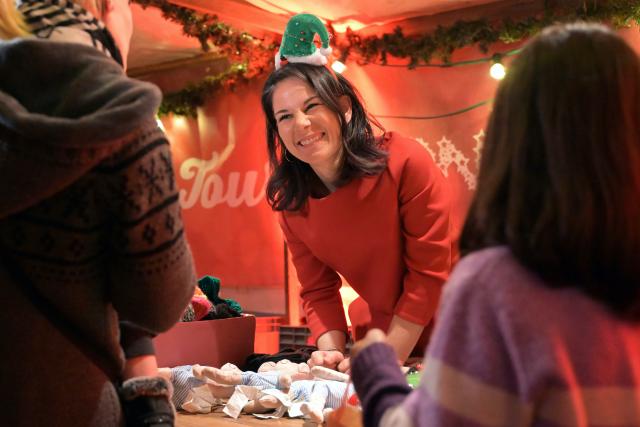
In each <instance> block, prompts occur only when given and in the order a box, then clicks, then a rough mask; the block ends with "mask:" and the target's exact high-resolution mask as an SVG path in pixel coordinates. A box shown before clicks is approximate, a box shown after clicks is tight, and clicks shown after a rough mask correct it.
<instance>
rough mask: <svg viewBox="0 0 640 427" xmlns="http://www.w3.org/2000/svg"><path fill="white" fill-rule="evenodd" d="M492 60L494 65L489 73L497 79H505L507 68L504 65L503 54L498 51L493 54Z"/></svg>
mask: <svg viewBox="0 0 640 427" xmlns="http://www.w3.org/2000/svg"><path fill="white" fill-rule="evenodd" d="M491 62H493V65H491V68H489V75H490V76H491V77H492V78H494V79H496V80H502V79H504V76H505V75H506V74H507V70H506V69H505V68H504V65H502V55H500V54H499V53H496V54H495V55H493V58H492V59H491Z"/></svg>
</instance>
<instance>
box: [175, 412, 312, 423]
mask: <svg viewBox="0 0 640 427" xmlns="http://www.w3.org/2000/svg"><path fill="white" fill-rule="evenodd" d="M303 425H304V420H302V419H301V418H280V419H277V420H261V419H259V418H256V417H254V416H252V415H244V414H243V415H241V416H240V418H238V419H237V420H234V419H233V418H231V417H228V416H226V415H225V414H224V413H222V412H213V413H210V414H197V415H195V414H185V413H178V417H177V418H176V427H212V426H215V427H218V426H221V427H224V426H236V427H237V426H255V427H302V426H303Z"/></svg>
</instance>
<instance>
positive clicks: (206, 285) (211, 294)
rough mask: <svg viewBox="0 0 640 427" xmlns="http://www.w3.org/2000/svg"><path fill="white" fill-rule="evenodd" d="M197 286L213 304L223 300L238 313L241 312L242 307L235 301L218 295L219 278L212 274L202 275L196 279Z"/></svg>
mask: <svg viewBox="0 0 640 427" xmlns="http://www.w3.org/2000/svg"><path fill="white" fill-rule="evenodd" d="M198 287H199V288H200V290H201V291H202V292H204V294H205V295H206V296H207V298H208V299H209V301H211V302H212V303H213V304H220V303H222V302H225V303H227V304H228V305H229V307H231V308H232V309H234V310H235V311H237V312H238V313H242V307H241V306H240V304H238V303H237V302H236V301H234V300H232V299H223V298H220V297H219V296H218V294H219V293H220V279H218V278H217V277H213V276H203V277H201V278H200V279H199V280H198Z"/></svg>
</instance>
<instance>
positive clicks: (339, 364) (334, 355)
mask: <svg viewBox="0 0 640 427" xmlns="http://www.w3.org/2000/svg"><path fill="white" fill-rule="evenodd" d="M307 363H308V364H309V367H310V368H313V367H314V366H324V367H325V368H329V369H335V370H338V371H340V372H347V371H348V370H349V368H350V366H351V364H350V363H349V358H348V357H345V356H344V354H343V353H342V352H341V351H340V350H318V351H314V352H313V353H311V358H310V359H309V361H308V362H307Z"/></svg>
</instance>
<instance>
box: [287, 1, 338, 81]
mask: <svg viewBox="0 0 640 427" xmlns="http://www.w3.org/2000/svg"><path fill="white" fill-rule="evenodd" d="M316 34H318V36H320V40H321V42H322V47H321V48H320V49H318V48H316V45H315V43H314V42H313V39H314V37H315V35H316ZM330 54H331V47H330V46H329V32H328V31H327V28H326V27H325V26H324V24H323V23H322V21H321V20H320V19H319V18H318V17H317V16H315V15H311V14H309V13H301V14H298V15H295V16H293V17H292V18H291V19H290V20H289V22H288V23H287V28H286V29H285V30H284V34H283V36H282V44H281V45H280V50H279V51H278V52H277V53H276V58H275V59H276V70H277V69H278V68H280V66H281V61H282V60H287V61H289V62H305V63H307V64H313V65H325V64H327V62H328V60H327V57H328V56H329V55H330Z"/></svg>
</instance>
